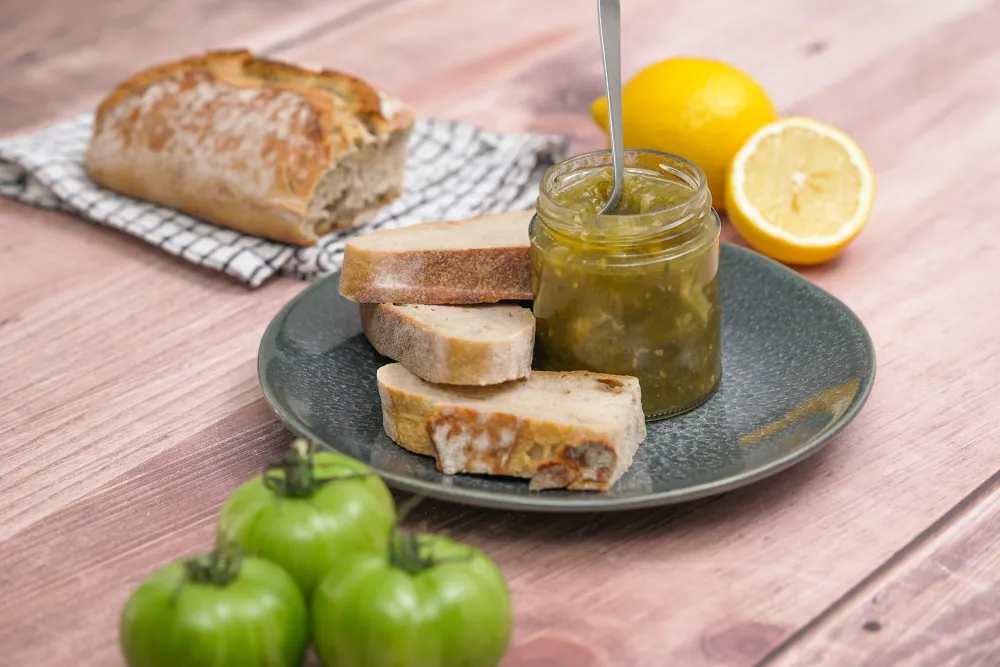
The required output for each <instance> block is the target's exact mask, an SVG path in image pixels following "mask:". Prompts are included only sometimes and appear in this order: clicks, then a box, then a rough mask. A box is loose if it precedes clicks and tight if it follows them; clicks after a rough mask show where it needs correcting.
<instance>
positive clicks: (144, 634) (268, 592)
mask: <svg viewBox="0 0 1000 667" xmlns="http://www.w3.org/2000/svg"><path fill="white" fill-rule="evenodd" d="M308 622H309V621H308V615H307V609H306V601H305V598H304V597H303V596H302V593H301V591H299V589H298V586H296V585H295V582H294V581H293V580H292V578H291V577H290V576H289V575H288V573H287V572H285V571H284V570H282V569H281V568H280V567H278V566H277V565H275V564H274V563H269V562H268V561H265V560H261V559H258V558H243V559H239V558H238V557H235V558H233V557H229V556H225V555H220V554H219V552H215V553H213V554H210V555H208V556H201V557H198V558H193V559H190V560H187V561H180V562H176V563H172V564H170V565H168V566H166V567H164V568H162V569H161V570H159V571H157V572H155V573H154V574H152V575H151V576H150V577H149V578H148V579H146V580H145V581H143V582H142V583H141V584H140V585H139V586H138V588H136V590H135V591H134V592H133V593H132V596H131V597H130V598H129V600H128V602H127V603H126V605H125V609H124V612H123V613H122V617H121V622H120V634H121V647H122V652H123V653H124V655H125V662H126V664H127V665H128V666H129V667H178V666H179V665H183V666H184V667H298V666H299V664H300V663H301V662H302V658H303V656H304V654H305V651H306V646H307V645H308V633H309V626H308Z"/></svg>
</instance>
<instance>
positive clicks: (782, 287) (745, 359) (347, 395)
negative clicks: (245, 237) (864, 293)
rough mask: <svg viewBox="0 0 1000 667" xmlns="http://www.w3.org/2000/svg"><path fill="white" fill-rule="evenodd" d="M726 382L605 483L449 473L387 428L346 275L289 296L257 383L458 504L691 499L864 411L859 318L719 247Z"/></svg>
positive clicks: (863, 337)
mask: <svg viewBox="0 0 1000 667" xmlns="http://www.w3.org/2000/svg"><path fill="white" fill-rule="evenodd" d="M721 272H722V278H721V281H722V284H721V293H722V312H723V317H722V329H723V331H722V349H723V374H722V384H721V386H720V388H719V390H718V391H717V392H716V394H715V395H714V396H713V397H712V399H711V400H709V401H708V402H707V403H705V404H704V405H703V406H701V407H700V408H698V409H697V410H694V411H692V412H689V413H687V414H685V415H681V416H679V417H674V418H672V419H667V420H663V421H658V422H652V423H650V424H649V425H648V426H649V428H648V435H647V438H646V442H645V443H644V444H643V445H642V447H640V449H639V453H638V454H637V455H636V459H635V462H634V463H633V464H632V467H631V469H630V470H629V471H628V473H626V475H625V476H624V477H623V478H622V479H621V480H620V481H619V482H618V484H617V485H616V486H615V488H614V489H613V490H612V491H610V492H608V493H592V492H569V491H545V492H541V493H538V492H529V491H528V485H527V482H526V481H523V480H518V479H512V478H501V477H487V476H473V475H456V476H445V475H442V474H440V473H439V472H438V471H437V470H436V469H435V467H434V462H433V460H432V459H430V458H427V457H422V456H418V455H416V454H411V453H409V452H407V451H405V450H403V449H402V448H400V447H398V446H396V445H395V444H394V443H393V442H392V441H391V440H389V438H388V437H386V435H385V433H384V432H383V431H382V421H381V407H380V404H379V397H378V389H377V386H376V383H375V371H376V370H377V369H378V367H379V366H381V365H382V364H384V363H387V362H388V360H386V359H384V358H382V357H381V356H379V354H378V353H376V352H375V350H373V349H372V347H371V345H369V344H368V341H367V340H366V339H365V337H364V335H363V334H362V333H361V325H360V320H359V316H358V307H357V304H354V303H351V302H349V301H347V300H345V299H343V298H342V297H341V296H340V295H339V294H338V292H337V283H338V279H339V275H334V276H331V277H329V278H326V279H324V280H322V281H320V282H318V283H316V284H315V285H313V286H311V287H309V288H308V289H306V290H305V291H303V292H302V293H301V294H300V295H298V296H297V297H296V298H295V299H293V300H292V301H291V302H290V303H289V304H288V305H287V306H285V308H284V309H283V310H282V311H281V312H280V313H279V314H278V316H277V317H276V318H275V319H274V321H273V322H272V323H271V325H270V326H269V327H268V329H267V331H266V332H265V333H264V338H263V340H262V341H261V346H260V354H259V358H258V372H259V375H260V383H261V387H262V388H263V390H264V395H265V396H266V397H267V400H268V402H269V403H270V404H271V406H272V407H273V408H274V410H275V411H276V412H277V413H278V416H279V417H280V418H281V419H282V421H284V422H285V424H287V425H288V427H289V428H291V429H292V430H293V431H294V432H296V433H298V434H299V435H303V436H306V437H309V438H311V439H312V440H313V441H315V442H318V443H321V444H322V445H325V446H326V447H329V448H330V449H334V450H337V451H340V452H343V453H345V454H348V455H350V456H352V457H354V458H356V459H359V460H361V461H364V462H365V463H368V464H369V465H371V466H372V468H374V469H375V470H376V471H377V472H378V473H379V474H380V475H382V476H383V478H384V479H385V480H386V482H388V483H389V484H391V485H393V486H396V487H398V488H401V489H405V490H408V491H413V492H416V493H421V494H424V495H427V496H431V497H436V498H441V499H445V500H452V501H455V502H460V503H466V504H472V505H482V506H488V507H498V508H506V509H518V510H546V511H579V510H588V511H594V510H620V509H627V508H635V507H649V506H654V505H664V504H668V503H676V502H680V501H684V500H691V499H694V498H699V497H702V496H708V495H712V494H717V493H720V492H723V491H727V490H730V489H734V488H736V487H739V486H743V485H745V484H749V483H750V482H754V481H757V480H760V479H763V478H765V477H767V476H769V475H772V474H774V473H776V472H778V471H780V470H784V469H785V468H788V467H789V466H791V465H793V464H794V463H797V462H799V461H801V460H802V459H804V458H806V457H807V456H809V455H810V454H812V453H813V452H815V451H817V450H818V449H819V448H820V447H821V446H822V445H823V444H824V443H825V442H826V441H827V440H829V439H830V437H831V436H833V435H834V434H835V433H837V431H839V430H840V429H841V428H843V427H844V425H845V424H847V422H849V421H850V420H851V419H852V418H853V417H854V415H855V414H857V412H858V410H859V409H860V408H861V406H862V404H863V403H864V401H865V399H866V398H867V397H868V392H869V390H870V389H871V386H872V382H873V380H874V375H875V357H874V350H873V347H872V343H871V339H870V338H869V336H868V332H867V331H866V330H865V328H864V326H863V325H862V324H861V322H860V321H859V320H858V318H857V317H856V316H855V315H854V314H853V313H852V312H851V311H850V310H848V308H847V307H846V306H844V305H843V304H842V303H840V302H839V301H837V300H836V299H835V298H834V297H832V296H830V295H829V294H828V293H826V292H824V291H823V290H821V289H820V288H818V287H816V286H815V285H813V284H812V283H810V282H809V281H807V280H805V279H804V278H802V277H800V276H799V275H798V274H797V273H795V272H793V271H790V270H789V269H787V268H785V267H783V266H781V265H779V264H777V263H775V262H772V261H771V260H769V259H766V258H764V257H762V256H761V255H759V254H757V253H754V252H751V251H749V250H745V249H743V248H740V247H738V246H733V245H728V244H723V248H722V262H721Z"/></svg>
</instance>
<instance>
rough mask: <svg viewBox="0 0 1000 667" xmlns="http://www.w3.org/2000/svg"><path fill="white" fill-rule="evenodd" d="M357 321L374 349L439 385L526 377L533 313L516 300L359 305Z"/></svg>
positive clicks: (531, 343)
mask: <svg viewBox="0 0 1000 667" xmlns="http://www.w3.org/2000/svg"><path fill="white" fill-rule="evenodd" d="M361 326H362V329H363V330H364V332H365V335H366V336H368V340H369V341H370V342H371V344H372V346H373V347H374V348H375V349H376V350H378V352H379V354H382V355H384V356H387V357H389V358H390V359H395V360H396V361H398V362H400V363H401V364H402V365H403V366H405V367H406V369H407V370H409V371H410V372H411V373H414V374H415V375H418V376H419V377H421V378H423V379H424V380H427V381H428V382H438V383H443V384H463V385H487V384H499V383H501V382H507V381H508V380H517V379H519V378H524V377H527V376H528V374H529V373H531V356H532V352H533V351H534V346H535V316H534V315H532V313H531V311H530V310H528V309H527V308H522V307H521V306H518V305H516V304H508V303H497V304H489V305H476V306H425V305H395V304H390V303H363V304H361Z"/></svg>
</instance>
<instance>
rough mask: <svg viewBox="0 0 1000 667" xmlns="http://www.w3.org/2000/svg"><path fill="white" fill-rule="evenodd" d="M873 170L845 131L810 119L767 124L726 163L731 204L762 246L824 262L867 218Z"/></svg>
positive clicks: (749, 236)
mask: <svg viewBox="0 0 1000 667" xmlns="http://www.w3.org/2000/svg"><path fill="white" fill-rule="evenodd" d="M874 200H875V174H874V172H873V171H872V168H871V165H870V164H869V163H868V160H867V158H865V154H864V153H863V152H862V150H861V148H860V147H858V145H857V144H856V143H855V142H854V141H853V140H852V139H851V138H850V137H849V136H847V135H846V134H845V133H844V132H842V131H841V130H838V129H837V128H835V127H832V126H830V125H827V124H826V123H821V122H819V121H816V120H812V119H810V118H783V119H781V120H779V121H776V122H774V123H771V124H769V125H766V126H764V127H762V128H761V129H760V130H758V131H757V132H755V133H754V134H753V136H751V137H750V138H749V139H748V140H747V142H746V144H745V145H744V146H743V147H742V148H741V149H740V150H739V152H738V153H737V154H736V157H735V158H733V162H732V164H731V165H730V168H729V178H728V181H727V185H726V208H727V210H728V211H729V219H730V220H731V221H732V223H733V226H734V227H736V229H737V230H738V231H739V232H740V234H742V235H743V237H744V238H745V239H746V240H747V242H748V243H749V244H750V245H751V246H753V247H754V248H756V249H757V250H759V251H760V252H762V253H764V254H765V255H768V256H769V257H772V258H774V259H777V260H779V261H782V262H787V263H789V264H819V263H820V262H825V261H827V260H829V259H833V258H834V257H836V256H837V255H839V254H840V253H841V251H843V249H844V248H845V247H846V246H847V244H848V243H850V242H851V241H852V240H853V239H854V237H855V236H857V235H858V232H860V231H861V229H862V228H863V227H864V226H865V223H867V222H868V217H869V216H870V215H871V210H872V203H873V202H874Z"/></svg>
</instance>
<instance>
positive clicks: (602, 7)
mask: <svg viewBox="0 0 1000 667" xmlns="http://www.w3.org/2000/svg"><path fill="white" fill-rule="evenodd" d="M621 14H622V11H621V5H620V4H619V3H618V0H597V23H598V26H599V28H600V30H601V55H602V56H603V57H604V84H605V87H606V88H607V91H608V127H609V129H610V130H611V132H610V134H611V166H612V168H613V170H614V181H613V182H612V187H611V196H610V197H608V201H607V202H606V203H605V204H604V208H602V209H601V215H607V214H609V213H614V212H615V211H616V210H618V204H619V202H620V201H621V198H622V188H623V187H624V185H625V164H624V162H625V156H624V153H623V149H622V63H621V59H622V54H621V23H622V16H621Z"/></svg>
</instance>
